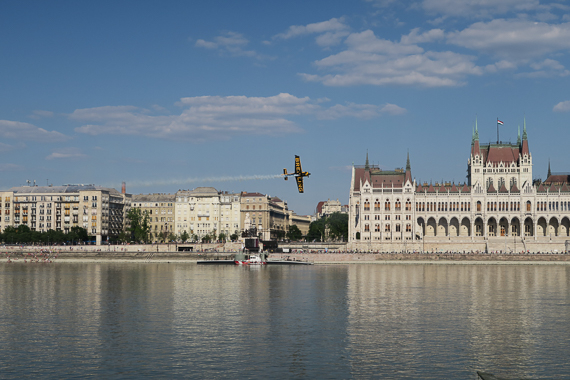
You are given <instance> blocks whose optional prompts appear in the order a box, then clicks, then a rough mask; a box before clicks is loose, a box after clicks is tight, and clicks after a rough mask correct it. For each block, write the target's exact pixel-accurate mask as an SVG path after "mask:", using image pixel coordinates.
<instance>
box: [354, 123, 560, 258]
mask: <svg viewBox="0 0 570 380" xmlns="http://www.w3.org/2000/svg"><path fill="white" fill-rule="evenodd" d="M532 166H533V165H532V155H531V153H530V150H529V144H528V138H527V131H526V123H525V125H524V132H523V136H522V139H521V137H520V132H519V137H518V139H517V143H516V144H511V143H500V142H497V143H490V144H480V143H479V134H478V130H477V127H475V130H474V133H473V136H472V143H471V152H470V155H469V159H468V162H467V169H468V181H467V182H466V183H464V184H455V183H450V182H447V183H435V184H427V183H425V184H418V183H416V182H415V181H414V180H412V175H411V165H410V159H409V155H408V160H407V164H406V168H405V169H395V170H393V171H385V170H381V169H379V168H378V167H376V166H372V165H369V163H368V157H367V158H366V164H365V165H364V166H355V167H353V169H352V179H351V191H350V205H349V206H350V210H349V249H362V250H374V251H376V250H378V251H392V250H397V251H400V250H404V249H405V250H412V249H413V250H426V251H429V250H459V251H461V250H479V251H483V250H485V251H506V252H508V251H514V252H520V251H523V250H526V251H539V250H540V251H550V250H558V251H560V250H564V249H565V248H564V247H565V242H566V240H569V239H570V184H568V178H569V177H567V176H566V177H565V176H558V177H556V176H550V173H549V176H548V178H547V180H546V181H545V182H544V183H541V184H538V183H533V177H532V174H533V171H532ZM426 244H427V246H426Z"/></svg>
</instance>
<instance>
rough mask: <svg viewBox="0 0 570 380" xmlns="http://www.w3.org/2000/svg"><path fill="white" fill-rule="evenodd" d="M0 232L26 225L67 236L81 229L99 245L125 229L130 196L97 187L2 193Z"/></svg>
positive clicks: (20, 189) (36, 188)
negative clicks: (60, 232) (74, 229)
mask: <svg viewBox="0 0 570 380" xmlns="http://www.w3.org/2000/svg"><path fill="white" fill-rule="evenodd" d="M0 198H1V202H0V203H1V206H2V207H1V208H0V212H1V213H2V216H3V218H2V221H1V224H0V229H1V230H2V231H4V229H5V228H6V227H8V226H12V227H18V226H19V225H26V226H28V227H29V228H30V229H31V230H32V231H40V232H46V231H48V230H55V231H63V232H64V233H68V232H69V231H70V230H71V228H72V227H82V228H85V229H86V230H87V234H88V235H89V236H92V237H93V238H94V240H95V242H96V244H98V245H99V244H101V243H103V242H109V241H111V240H113V239H114V238H116V237H118V236H119V234H120V233H121V231H123V230H124V228H125V224H126V220H125V215H126V213H127V212H128V210H129V209H130V207H131V196H130V194H125V193H120V192H118V191H117V190H115V189H111V188H104V187H100V186H95V185H63V186H21V187H13V188H11V189H9V190H8V191H2V192H0Z"/></svg>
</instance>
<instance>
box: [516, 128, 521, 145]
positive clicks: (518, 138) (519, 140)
mask: <svg viewBox="0 0 570 380" xmlns="http://www.w3.org/2000/svg"><path fill="white" fill-rule="evenodd" d="M517 145H521V126H520V125H519V134H518V136H517Z"/></svg>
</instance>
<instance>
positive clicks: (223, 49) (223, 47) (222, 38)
mask: <svg viewBox="0 0 570 380" xmlns="http://www.w3.org/2000/svg"><path fill="white" fill-rule="evenodd" d="M248 44H249V40H248V39H247V38H245V37H244V36H243V35H242V34H241V33H236V32H231V31H228V32H224V33H222V34H221V35H219V36H217V37H215V38H214V40H213V41H206V40H203V39H198V40H196V42H195V43H194V46H196V47H201V48H206V49H211V50H217V51H218V52H220V53H221V54H229V55H231V56H246V57H253V58H257V59H268V58H271V57H268V56H265V55H263V54H259V53H257V52H255V51H254V50H245V47H246V46H247V45H248Z"/></svg>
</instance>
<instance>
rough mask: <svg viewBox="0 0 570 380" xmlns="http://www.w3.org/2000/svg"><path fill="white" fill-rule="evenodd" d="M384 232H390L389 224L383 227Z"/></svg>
mask: <svg viewBox="0 0 570 380" xmlns="http://www.w3.org/2000/svg"><path fill="white" fill-rule="evenodd" d="M384 232H390V225H389V224H386V225H385V226H384Z"/></svg>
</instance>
